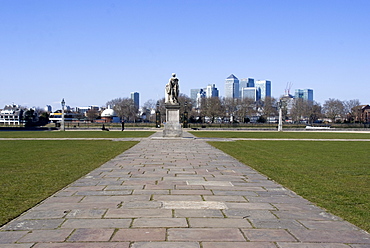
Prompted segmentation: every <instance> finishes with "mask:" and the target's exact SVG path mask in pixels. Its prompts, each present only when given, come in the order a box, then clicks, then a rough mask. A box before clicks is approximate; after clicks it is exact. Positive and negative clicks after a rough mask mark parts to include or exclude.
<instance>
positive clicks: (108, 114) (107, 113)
mask: <svg viewBox="0 0 370 248" xmlns="http://www.w3.org/2000/svg"><path fill="white" fill-rule="evenodd" d="M100 116H101V119H102V120H103V121H104V122H108V123H109V122H120V121H119V118H118V117H117V114H116V112H115V111H114V110H113V109H111V107H110V106H108V108H107V109H105V110H104V111H103V112H102V113H101V115H100Z"/></svg>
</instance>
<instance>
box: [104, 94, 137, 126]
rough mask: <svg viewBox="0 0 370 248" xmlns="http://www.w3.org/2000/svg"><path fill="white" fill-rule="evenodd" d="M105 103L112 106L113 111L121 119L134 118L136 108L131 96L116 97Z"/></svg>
mask: <svg viewBox="0 0 370 248" xmlns="http://www.w3.org/2000/svg"><path fill="white" fill-rule="evenodd" d="M106 105H107V106H108V105H110V106H113V109H114V111H115V112H116V114H117V115H118V117H120V118H121V119H126V120H128V121H135V120H136V116H137V113H138V108H137V106H135V103H134V101H133V100H132V99H131V98H116V99H113V100H110V101H108V102H107V103H106Z"/></svg>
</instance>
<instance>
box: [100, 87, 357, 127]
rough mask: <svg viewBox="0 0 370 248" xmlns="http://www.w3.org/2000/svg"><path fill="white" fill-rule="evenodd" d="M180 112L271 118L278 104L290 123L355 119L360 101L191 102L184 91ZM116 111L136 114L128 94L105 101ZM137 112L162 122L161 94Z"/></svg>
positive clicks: (219, 118) (196, 117)
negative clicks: (157, 118) (156, 117)
mask: <svg viewBox="0 0 370 248" xmlns="http://www.w3.org/2000/svg"><path fill="white" fill-rule="evenodd" d="M179 102H180V113H184V112H185V111H186V112H188V118H189V119H188V121H189V123H194V122H199V123H204V122H209V123H216V122H244V123H248V122H260V123H264V122H273V121H274V120H275V118H276V117H277V116H278V114H279V104H280V103H281V106H282V113H283V119H284V120H285V121H289V122H292V123H300V122H304V123H314V122H317V121H319V120H323V119H330V120H331V121H332V122H355V120H356V119H355V116H356V107H357V106H359V105H360V104H361V103H360V101H359V100H358V99H354V100H345V101H341V100H339V99H334V98H329V99H328V100H326V101H325V102H324V104H323V105H321V104H320V103H318V102H315V101H313V102H312V101H307V100H304V99H301V98H299V99H293V98H284V97H282V98H281V99H279V100H278V99H276V98H274V97H266V98H265V99H264V100H259V101H254V100H253V99H249V98H244V99H239V98H220V97H211V98H201V99H200V101H198V102H195V101H194V100H193V99H191V98H189V97H188V96H187V95H185V94H180V96H179ZM108 105H110V106H112V108H113V109H114V110H115V112H116V114H117V115H118V116H119V117H120V118H121V119H124V120H129V121H134V120H135V119H136V118H138V110H139V109H138V107H137V106H135V104H134V102H133V100H132V99H130V98H116V99H113V100H110V101H108V102H107V106H108ZM141 109H142V111H141V113H142V114H144V115H145V116H146V119H147V120H149V121H151V122H154V121H155V120H154V119H155V116H154V115H153V114H152V113H153V111H152V110H156V111H159V112H160V113H161V119H162V122H163V121H164V120H165V103H164V98H162V99H160V100H157V101H155V100H153V99H150V100H148V101H147V102H145V103H144V104H143V106H142V108H141Z"/></svg>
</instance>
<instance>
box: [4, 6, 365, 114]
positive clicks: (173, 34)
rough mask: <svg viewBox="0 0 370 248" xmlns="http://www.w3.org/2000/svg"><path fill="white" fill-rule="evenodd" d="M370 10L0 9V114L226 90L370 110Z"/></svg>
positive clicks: (312, 7)
mask: <svg viewBox="0 0 370 248" xmlns="http://www.w3.org/2000/svg"><path fill="white" fill-rule="evenodd" d="M369 12H370V1H368V0H354V1H352V0H335V1H334V0H294V1H293V0H269V1H266V0H258V1H255V0H253V1H252V0H251V1H250V0H240V1H237V0H182V1H178V0H171V1H166V0H162V1H161V0H157V1H150V0H142V1H140V0H136V1H134V0H119V1H115V0H0V85H1V93H2V94H1V97H0V108H2V107H3V106H4V105H5V104H11V103H15V104H20V105H24V106H28V107H33V106H36V107H44V106H45V105H52V106H53V110H56V108H60V101H61V99H62V98H65V101H66V104H67V105H70V106H71V107H76V106H80V107H82V106H89V105H98V106H104V105H105V103H106V102H107V101H109V100H111V99H114V98H118V97H129V96H130V92H133V91H137V92H139V93H140V104H143V103H144V102H145V101H147V100H149V99H154V100H157V99H160V98H162V97H163V96H164V86H165V84H166V83H167V81H168V79H169V78H170V77H171V73H173V72H175V73H177V76H178V78H179V79H180V82H179V83H180V91H181V93H185V94H187V95H190V89H192V88H202V87H205V86H207V85H208V84H216V87H217V88H218V89H219V90H220V93H221V95H222V96H223V93H224V82H225V79H226V78H227V77H228V76H229V75H230V74H234V75H235V76H237V77H238V78H239V79H241V78H246V77H251V78H254V79H256V80H259V79H261V80H265V79H266V80H271V82H272V95H273V96H274V97H279V96H280V95H282V94H284V92H285V88H286V85H287V83H288V82H289V83H291V84H292V88H291V92H294V89H297V88H302V89H304V88H311V89H313V90H314V100H316V101H317V102H319V103H321V104H323V103H324V101H325V100H327V99H329V98H336V99H340V100H351V99H359V100H360V102H361V103H362V104H369V103H370V93H369V89H370V86H369V84H370V31H369V30H370V15H369Z"/></svg>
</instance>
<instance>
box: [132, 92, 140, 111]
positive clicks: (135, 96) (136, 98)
mask: <svg viewBox="0 0 370 248" xmlns="http://www.w3.org/2000/svg"><path fill="white" fill-rule="evenodd" d="M131 99H132V100H133V101H134V104H135V107H137V108H139V92H131Z"/></svg>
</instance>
